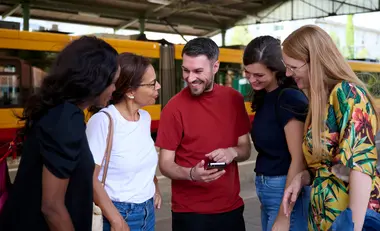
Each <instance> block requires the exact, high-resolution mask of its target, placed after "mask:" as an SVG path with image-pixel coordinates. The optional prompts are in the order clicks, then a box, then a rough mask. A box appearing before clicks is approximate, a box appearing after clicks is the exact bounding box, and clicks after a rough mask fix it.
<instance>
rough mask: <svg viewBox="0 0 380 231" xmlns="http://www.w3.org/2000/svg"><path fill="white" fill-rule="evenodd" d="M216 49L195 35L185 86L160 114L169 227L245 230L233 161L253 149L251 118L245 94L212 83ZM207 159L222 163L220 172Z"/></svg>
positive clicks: (186, 59)
mask: <svg viewBox="0 0 380 231" xmlns="http://www.w3.org/2000/svg"><path fill="white" fill-rule="evenodd" d="M218 56H219V48H218V46H217V45H216V44H215V42H213V41H212V40H211V39H208V38H196V39H193V40H191V41H189V42H188V43H187V44H186V45H185V47H184V48H183V51H182V58H183V63H182V74H183V79H184V81H185V82H186V83H187V85H188V86H187V87H186V88H184V89H183V90H182V91H181V92H179V93H178V94H177V95H175V96H174V97H173V98H172V99H171V100H170V101H169V102H168V104H167V105H166V106H165V107H164V109H163V110H162V114H161V120H160V127H159V130H158V135H157V141H156V145H157V146H158V147H160V148H161V150H160V160H159V166H160V170H161V172H162V174H163V175H165V176H167V177H169V178H171V179H172V230H173V231H195V230H196V231H203V230H205V231H209V230H218V231H223V230H226V231H227V230H228V231H231V230H233V231H244V230H245V223H244V217H243V211H244V203H243V200H242V199H241V197H240V196H239V193H240V181H239V172H238V165H237V162H239V161H244V160H247V159H248V158H249V156H250V153H251V143H250V138H249V131H250V121H249V117H248V114H247V112H246V110H245V106H244V99H243V96H242V95H241V94H240V93H239V92H237V91H235V90H234V89H232V88H230V87H223V86H220V85H218V84H214V76H215V74H216V73H217V72H218V69H219V61H218ZM208 162H219V163H226V164H227V166H226V167H225V168H224V170H221V171H218V170H217V169H208V168H207V163H208Z"/></svg>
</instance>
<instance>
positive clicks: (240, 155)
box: [232, 145, 251, 162]
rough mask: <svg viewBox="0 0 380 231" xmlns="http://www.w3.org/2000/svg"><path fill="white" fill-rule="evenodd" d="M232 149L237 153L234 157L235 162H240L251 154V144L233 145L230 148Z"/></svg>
mask: <svg viewBox="0 0 380 231" xmlns="http://www.w3.org/2000/svg"><path fill="white" fill-rule="evenodd" d="M232 149H233V151H235V152H236V153H237V156H236V157H235V159H234V160H235V161H236V162H242V161H246V160H248V159H249V157H250V156H251V146H248V147H247V146H246V145H244V146H241V147H239V146H237V147H233V148H232Z"/></svg>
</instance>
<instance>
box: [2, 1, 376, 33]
mask: <svg viewBox="0 0 380 231" xmlns="http://www.w3.org/2000/svg"><path fill="white" fill-rule="evenodd" d="M379 5H380V0H285V1H284V0H282V1H281V0H0V15H2V18H6V17H8V16H16V17H24V19H25V17H27V18H28V19H29V18H31V19H41V20H50V21H57V22H67V23H79V24H86V25H95V26H103V27H111V28H113V29H115V30H116V31H117V30H120V29H137V30H140V31H142V32H143V31H155V32H165V33H178V34H182V35H195V36H212V35H215V34H217V33H220V32H221V31H225V30H226V29H229V28H231V27H233V26H235V25H246V24H255V23H268V22H278V21H284V20H296V19H306V18H318V17H326V16H332V15H342V14H355V13H364V12H373V11H379V8H380V6H379Z"/></svg>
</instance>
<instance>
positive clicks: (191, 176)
mask: <svg viewBox="0 0 380 231" xmlns="http://www.w3.org/2000/svg"><path fill="white" fill-rule="evenodd" d="M194 167H195V166H193V167H192V168H191V169H190V179H191V180H192V181H195V180H194V178H193V175H192V174H191V172H192V171H193V169H194Z"/></svg>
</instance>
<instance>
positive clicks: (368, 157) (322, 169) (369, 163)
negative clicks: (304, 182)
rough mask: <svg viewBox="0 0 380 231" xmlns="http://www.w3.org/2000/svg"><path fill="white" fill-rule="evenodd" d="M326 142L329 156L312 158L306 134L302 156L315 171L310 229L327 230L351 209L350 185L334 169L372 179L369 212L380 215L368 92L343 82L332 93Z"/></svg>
mask: <svg viewBox="0 0 380 231" xmlns="http://www.w3.org/2000/svg"><path fill="white" fill-rule="evenodd" d="M325 121H326V130H325V132H323V134H322V137H323V139H322V140H323V142H325V144H326V145H327V149H328V151H329V154H328V156H326V158H323V160H316V159H315V158H313V147H312V141H311V128H309V130H308V131H307V133H306V135H305V137H304V142H303V152H304V155H305V158H306V161H307V164H308V167H309V168H311V169H314V170H316V174H315V179H314V181H313V183H312V190H311V207H310V209H309V218H308V223H309V224H308V229H309V230H313V231H314V230H328V229H329V228H330V227H331V225H332V223H333V222H334V220H335V218H336V217H337V216H338V215H339V214H340V213H341V212H342V211H343V210H345V209H346V208H347V207H348V203H349V184H348V183H347V181H344V180H342V177H338V176H339V175H338V174H337V173H336V171H333V168H332V167H333V166H339V165H340V166H346V167H348V168H349V169H354V170H356V171H360V172H362V173H365V174H368V175H369V176H370V177H371V178H372V192H371V197H370V201H369V203H368V208H369V209H372V210H375V211H376V212H378V213H379V212H380V207H379V205H380V193H379V192H380V178H379V172H378V171H377V170H376V162H377V151H376V146H375V134H376V129H377V125H376V116H375V112H374V110H373V109H372V107H371V104H370V102H369V100H368V98H367V96H366V93H365V91H364V90H363V89H362V88H361V87H359V86H356V85H354V84H352V83H348V82H346V81H343V82H341V83H339V84H337V85H336V86H335V87H334V89H333V90H332V91H331V94H330V96H329V99H328V105H327V110H326V117H325Z"/></svg>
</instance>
